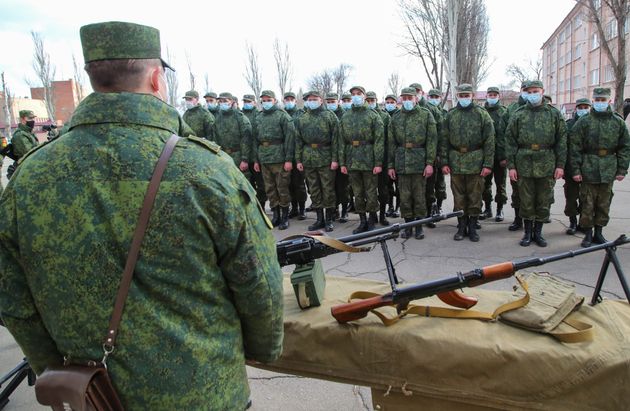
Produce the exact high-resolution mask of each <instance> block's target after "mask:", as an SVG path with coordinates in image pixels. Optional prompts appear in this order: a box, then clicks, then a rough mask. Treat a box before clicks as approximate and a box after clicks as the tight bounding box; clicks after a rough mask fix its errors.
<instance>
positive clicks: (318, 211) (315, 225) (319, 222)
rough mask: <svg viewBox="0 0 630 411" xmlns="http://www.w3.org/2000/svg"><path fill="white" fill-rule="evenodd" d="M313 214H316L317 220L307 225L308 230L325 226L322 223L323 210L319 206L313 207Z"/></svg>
mask: <svg viewBox="0 0 630 411" xmlns="http://www.w3.org/2000/svg"><path fill="white" fill-rule="evenodd" d="M315 214H316V215H317V220H315V222H314V223H313V224H311V225H309V226H308V231H315V230H320V229H322V228H325V227H326V224H325V223H324V210H323V209H321V208H316V209H315Z"/></svg>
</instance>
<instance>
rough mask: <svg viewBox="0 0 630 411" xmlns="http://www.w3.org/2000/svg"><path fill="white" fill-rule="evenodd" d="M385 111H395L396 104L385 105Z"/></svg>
mask: <svg viewBox="0 0 630 411" xmlns="http://www.w3.org/2000/svg"><path fill="white" fill-rule="evenodd" d="M385 110H387V111H390V112H391V111H394V110H396V104H395V103H385Z"/></svg>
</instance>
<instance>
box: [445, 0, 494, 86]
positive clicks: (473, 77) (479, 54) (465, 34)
mask: <svg viewBox="0 0 630 411" xmlns="http://www.w3.org/2000/svg"><path fill="white" fill-rule="evenodd" d="M450 2H453V3H456V4H458V7H459V10H458V15H457V25H456V27H455V28H454V29H455V31H456V32H457V40H456V42H455V43H456V44H457V81H458V83H470V84H472V85H473V87H474V88H476V87H477V85H478V84H479V83H481V82H482V81H483V80H484V79H485V77H487V75H488V68H489V65H488V33H489V32H490V23H489V19H488V13H487V10H486V5H485V2H484V1H483V0H466V1H461V2H460V1H458V0H449V3H450ZM449 33H450V31H449Z"/></svg>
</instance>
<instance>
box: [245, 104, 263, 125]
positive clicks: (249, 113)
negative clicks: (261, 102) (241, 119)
mask: <svg viewBox="0 0 630 411" xmlns="http://www.w3.org/2000/svg"><path fill="white" fill-rule="evenodd" d="M241 113H243V114H244V115H245V117H247V119H248V120H249V122H250V124H251V125H252V126H253V125H254V122H255V121H256V117H257V116H258V114H260V112H259V111H258V109H256V108H253V109H251V110H245V109H244V108H243V109H241Z"/></svg>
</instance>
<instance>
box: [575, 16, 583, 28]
mask: <svg viewBox="0 0 630 411" xmlns="http://www.w3.org/2000/svg"><path fill="white" fill-rule="evenodd" d="M581 25H582V14H578V15H577V16H575V27H576V28H577V27H580V26H581Z"/></svg>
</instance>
